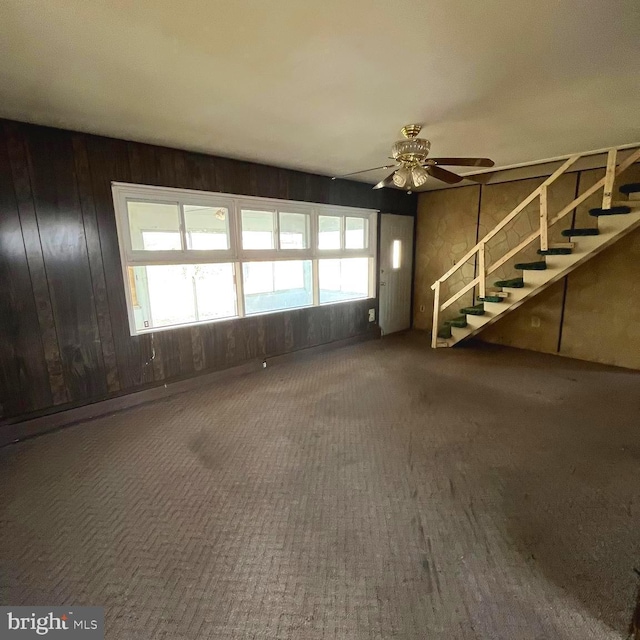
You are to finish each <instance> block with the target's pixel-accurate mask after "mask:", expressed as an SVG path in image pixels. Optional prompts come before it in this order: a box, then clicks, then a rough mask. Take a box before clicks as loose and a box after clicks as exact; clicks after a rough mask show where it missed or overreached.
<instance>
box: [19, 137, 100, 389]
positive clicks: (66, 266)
mask: <svg viewBox="0 0 640 640" xmlns="http://www.w3.org/2000/svg"><path fill="white" fill-rule="evenodd" d="M27 150H28V158H29V173H30V177H31V187H32V193H33V202H34V205H35V212H36V218H37V222H38V230H39V234H40V244H41V246H42V256H43V260H44V266H45V270H46V273H47V283H48V285H49V294H50V296H51V306H52V309H53V317H54V321H55V326H56V334H57V336H58V346H59V349H60V355H61V357H62V369H63V372H64V379H65V384H66V387H67V392H68V394H69V398H70V399H71V400H80V399H83V400H90V399H92V398H101V397H105V396H106V394H107V385H106V376H105V371H104V360H103V357H102V351H101V349H100V332H99V330H98V319H97V315H96V311H95V306H94V301H93V286H92V282H91V273H90V270H89V258H88V255H87V244H86V239H85V234H84V224H83V220H82V211H81V209H80V199H79V196H78V190H77V184H76V176H75V162H74V157H73V146H72V144H71V136H69V135H68V134H66V133H64V132H61V131H55V130H51V129H49V130H42V131H39V135H37V136H29V137H28V138H27Z"/></svg>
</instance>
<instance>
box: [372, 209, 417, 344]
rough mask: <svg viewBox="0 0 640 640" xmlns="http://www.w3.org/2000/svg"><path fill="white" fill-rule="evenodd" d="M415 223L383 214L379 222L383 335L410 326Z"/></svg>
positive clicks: (406, 217) (381, 326)
mask: <svg viewBox="0 0 640 640" xmlns="http://www.w3.org/2000/svg"><path fill="white" fill-rule="evenodd" d="M413 222H414V219H413V218H412V217H410V216H396V215H391V214H389V213H383V214H382V216H381V223H380V264H379V268H380V328H381V329H382V334H383V335H385V334H387V333H393V332H394V331H402V330H403V329H408V328H409V327H410V326H411V274H412V272H413Z"/></svg>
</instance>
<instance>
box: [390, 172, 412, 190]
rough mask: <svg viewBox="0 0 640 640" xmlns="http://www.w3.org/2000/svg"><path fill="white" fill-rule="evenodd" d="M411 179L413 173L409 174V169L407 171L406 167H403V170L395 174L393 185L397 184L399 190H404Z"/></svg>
mask: <svg viewBox="0 0 640 640" xmlns="http://www.w3.org/2000/svg"><path fill="white" fill-rule="evenodd" d="M410 179H411V173H410V172H409V169H407V168H406V167H402V168H401V169H398V170H397V171H396V172H395V173H394V174H393V184H395V185H396V187H398V188H399V189H402V187H404V186H405V185H406V184H407V183H408V182H409V180H410Z"/></svg>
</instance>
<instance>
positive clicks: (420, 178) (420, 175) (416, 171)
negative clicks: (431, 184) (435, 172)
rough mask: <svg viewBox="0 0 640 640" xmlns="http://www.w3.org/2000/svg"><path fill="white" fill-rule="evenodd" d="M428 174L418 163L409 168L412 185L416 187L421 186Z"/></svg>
mask: <svg viewBox="0 0 640 640" xmlns="http://www.w3.org/2000/svg"><path fill="white" fill-rule="evenodd" d="M428 177H429V174H428V173H427V172H426V170H425V169H424V167H421V166H420V165H418V166H415V167H413V168H412V169H411V179H412V180H413V185H414V186H415V187H416V189H417V188H418V187H421V186H422V185H423V184H424V183H425V182H426V181H427V179H428Z"/></svg>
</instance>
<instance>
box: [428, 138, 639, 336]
mask: <svg viewBox="0 0 640 640" xmlns="http://www.w3.org/2000/svg"><path fill="white" fill-rule="evenodd" d="M618 153H619V152H618V150H617V149H610V150H609V152H608V155H607V169H606V173H605V176H604V177H603V178H602V179H601V180H599V181H598V182H596V183H595V184H594V185H593V186H591V187H589V188H588V189H587V190H586V191H585V192H584V193H582V194H580V195H579V196H578V197H577V198H575V199H574V200H573V201H572V202H570V203H569V204H568V205H567V206H566V207H564V208H563V209H562V210H561V211H559V212H558V213H557V214H555V215H550V213H549V210H548V195H547V191H548V188H549V185H551V184H553V182H555V181H556V180H557V179H558V178H559V177H560V176H561V175H562V174H564V173H565V172H566V171H567V170H568V169H569V168H570V167H571V166H572V165H574V164H575V163H576V161H577V160H578V159H579V158H580V157H582V156H581V154H577V155H573V156H571V157H570V158H569V159H568V160H567V161H566V162H565V163H564V164H563V165H562V166H561V167H560V168H559V169H558V170H557V171H556V172H555V173H553V174H552V175H551V176H549V178H547V179H546V180H545V181H544V182H543V183H542V184H541V185H540V186H539V187H538V188H537V189H535V190H534V191H533V192H532V193H531V194H529V196H527V197H526V198H525V199H524V200H523V201H522V202H521V203H520V204H519V205H518V206H517V207H516V208H515V209H513V211H511V213H509V214H508V215H507V216H506V217H505V218H504V219H503V220H502V221H500V222H499V223H498V224H497V225H496V226H495V227H494V228H493V229H492V230H491V231H489V233H487V235H486V236H485V237H484V238H482V240H480V241H479V242H478V243H477V244H476V245H475V246H474V247H473V248H472V249H471V250H470V251H468V252H467V253H466V254H465V255H464V256H463V257H462V258H461V259H460V260H459V261H458V262H457V263H456V264H455V265H454V266H453V267H452V268H451V269H449V271H447V272H446V273H445V274H444V275H443V276H441V277H440V278H438V280H436V281H435V282H434V283H433V285H431V288H432V289H433V291H434V303H433V327H434V331H433V332H432V338H431V346H432V347H434V348H437V347H452V346H453V345H455V344H457V343H458V342H460V341H462V340H465V339H467V338H470V337H471V336H474V335H476V334H477V333H479V332H480V331H482V329H483V328H484V327H486V326H488V325H490V324H493V323H494V322H496V321H497V320H498V319H499V318H501V317H502V316H503V315H505V314H506V313H509V312H510V311H513V310H514V309H517V308H518V307H519V306H520V305H521V304H523V303H524V302H525V301H526V300H528V299H529V298H532V297H533V296H535V295H537V294H538V293H540V291H543V290H544V289H546V288H547V287H548V286H550V285H551V284H553V283H554V282H556V281H557V280H560V279H561V278H563V277H564V276H566V275H567V274H568V273H569V272H571V271H573V270H574V269H575V268H576V267H578V266H579V265H581V264H582V263H583V262H586V261H587V260H589V259H590V258H591V257H593V256H594V255H596V254H597V253H599V252H600V251H602V250H603V249H605V248H606V247H608V246H609V245H611V244H613V243H614V242H616V240H619V239H620V238H621V237H622V236H624V235H626V234H627V233H629V232H630V231H633V229H635V228H637V227H639V226H640V183H639V184H625V185H622V186H621V187H620V189H619V190H620V192H621V193H622V194H623V195H624V196H626V199H624V200H621V201H613V197H612V194H613V187H614V182H615V179H616V177H617V176H619V175H620V174H621V173H622V172H623V171H624V170H625V169H627V168H628V167H630V166H631V165H632V164H633V163H634V162H636V161H638V159H640V149H638V150H637V151H634V152H632V153H630V154H629V155H628V156H627V157H626V158H625V159H624V160H622V161H621V162H619V163H618ZM600 189H603V195H602V206H601V207H598V208H597V209H590V211H589V215H590V216H592V218H593V223H592V224H591V225H590V226H589V227H585V228H567V229H564V230H563V231H562V236H563V237H566V238H567V242H561V243H551V242H549V228H550V227H551V226H553V225H555V224H556V223H558V222H559V221H561V220H562V219H563V218H565V217H566V216H567V215H569V214H570V213H571V212H572V211H573V210H574V209H575V208H576V207H577V206H578V205H580V204H581V203H582V202H584V201H585V200H587V198H589V197H591V196H592V195H593V194H594V193H596V192H597V191H599V190H600ZM535 200H539V205H540V226H539V228H538V229H537V230H536V231H535V232H533V233H532V234H531V235H529V236H528V237H527V238H525V239H524V240H523V241H522V242H521V243H520V244H518V246H516V247H513V248H512V249H510V250H509V251H508V252H507V253H506V254H505V255H504V256H502V257H501V258H500V259H498V260H496V261H495V262H493V263H492V264H490V265H487V264H486V244H487V242H488V241H489V240H491V238H493V237H494V236H495V235H496V234H497V233H498V232H499V231H500V230H501V229H503V228H504V227H505V226H506V225H507V224H509V223H510V222H511V221H512V220H513V219H514V218H515V217H516V216H518V215H519V214H520V213H522V211H524V209H525V208H526V207H527V206H528V205H529V204H531V203H532V202H534V201H535ZM535 241H539V248H538V250H537V253H538V255H539V256H540V259H539V260H536V261H534V262H521V263H516V264H515V265H514V268H515V269H516V271H517V272H519V273H517V274H514V276H513V277H511V278H509V279H507V280H497V281H495V282H494V283H493V287H492V288H487V278H488V277H489V276H490V275H491V274H492V273H493V272H494V271H496V270H497V269H498V268H499V267H501V266H502V265H503V264H505V263H506V262H508V261H509V260H511V259H512V258H514V257H515V256H517V255H518V254H519V253H520V252H521V251H522V250H523V249H525V248H526V247H528V246H529V245H530V244H531V243H533V242H535ZM474 256H475V257H476V267H477V276H476V277H475V278H474V279H473V280H472V281H471V282H469V283H468V284H466V285H465V286H464V287H462V288H461V289H460V290H459V291H458V292H457V293H455V294H454V295H452V296H451V297H450V298H448V299H447V300H445V301H444V302H443V301H442V300H441V298H440V292H441V288H442V284H443V283H444V282H446V281H447V280H448V278H450V277H451V275H453V274H454V273H455V272H456V271H457V270H458V269H460V267H462V265H464V264H465V263H466V262H467V261H468V260H470V259H471V258H473V257H474ZM469 291H474V292H475V294H476V295H475V299H476V300H478V304H475V305H473V306H471V307H464V308H462V309H460V315H459V316H458V317H456V318H454V319H451V320H447V321H446V322H444V323H442V324H441V323H440V314H441V312H442V311H444V310H445V309H447V308H449V307H450V306H451V305H453V304H454V303H455V302H456V301H457V300H458V299H459V298H461V297H462V296H463V295H464V294H466V293H467V292H469ZM436 327H437V330H436V329H435V328H436Z"/></svg>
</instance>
